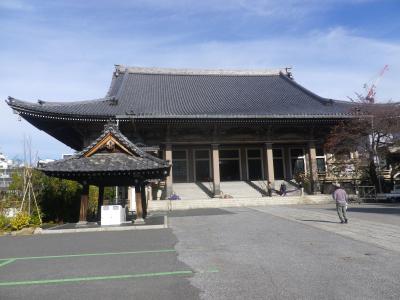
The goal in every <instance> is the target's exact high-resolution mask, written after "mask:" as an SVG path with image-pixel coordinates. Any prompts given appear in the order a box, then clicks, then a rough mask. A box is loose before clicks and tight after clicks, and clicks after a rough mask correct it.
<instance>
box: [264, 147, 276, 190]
mask: <svg viewBox="0 0 400 300" xmlns="http://www.w3.org/2000/svg"><path fill="white" fill-rule="evenodd" d="M264 152H265V161H264V172H265V174H266V177H267V180H268V181H270V182H271V186H274V181H275V173H274V156H273V151H272V143H265V145H264Z"/></svg>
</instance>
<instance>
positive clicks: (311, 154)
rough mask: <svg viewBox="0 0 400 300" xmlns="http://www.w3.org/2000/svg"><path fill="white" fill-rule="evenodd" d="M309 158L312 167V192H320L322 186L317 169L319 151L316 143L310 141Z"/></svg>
mask: <svg viewBox="0 0 400 300" xmlns="http://www.w3.org/2000/svg"><path fill="white" fill-rule="evenodd" d="M308 158H309V164H308V165H309V167H310V183H311V193H312V194H316V193H319V191H320V187H319V182H318V169H317V151H316V149H315V143H314V142H310V143H309V144H308Z"/></svg>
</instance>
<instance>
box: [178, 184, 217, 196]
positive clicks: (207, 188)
mask: <svg viewBox="0 0 400 300" xmlns="http://www.w3.org/2000/svg"><path fill="white" fill-rule="evenodd" d="M212 188H213V187H212V183H210V182H196V183H195V182H188V183H174V185H173V190H174V193H175V194H177V195H178V196H179V197H180V198H181V200H197V199H210V198H212Z"/></svg>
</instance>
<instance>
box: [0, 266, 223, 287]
mask: <svg viewBox="0 0 400 300" xmlns="http://www.w3.org/2000/svg"><path fill="white" fill-rule="evenodd" d="M215 272H218V270H210V271H209V272H207V271H206V272H202V273H215ZM195 273H196V272H193V271H190V270H182V271H173V272H157V273H139V274H126V275H110V276H93V277H75V278H63V279H46V280H27V281H5V282H0V287H3V286H21V285H41V284H52V283H69V282H80V281H97V280H115V279H132V278H148V277H162V276H179V275H192V274H195Z"/></svg>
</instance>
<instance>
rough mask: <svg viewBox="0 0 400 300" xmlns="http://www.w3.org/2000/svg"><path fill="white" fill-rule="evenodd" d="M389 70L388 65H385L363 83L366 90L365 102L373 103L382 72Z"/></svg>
mask: <svg viewBox="0 0 400 300" xmlns="http://www.w3.org/2000/svg"><path fill="white" fill-rule="evenodd" d="M388 70H389V65H385V66H384V67H383V68H382V70H381V71H380V72H379V74H378V76H376V77H375V78H373V79H372V80H370V81H369V82H368V83H365V84H364V89H365V91H366V96H365V102H367V103H374V102H375V95H376V87H377V86H378V83H379V81H381V79H382V77H383V74H385V72H386V71H388Z"/></svg>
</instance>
